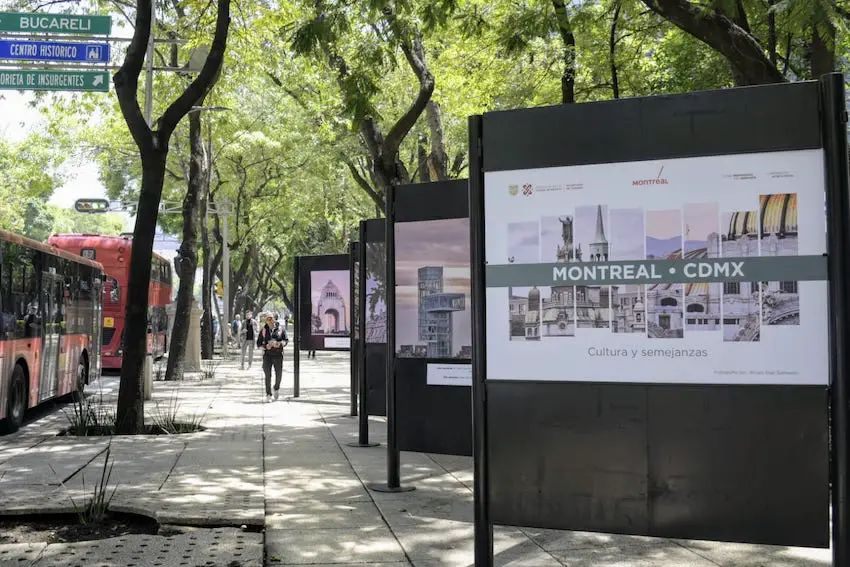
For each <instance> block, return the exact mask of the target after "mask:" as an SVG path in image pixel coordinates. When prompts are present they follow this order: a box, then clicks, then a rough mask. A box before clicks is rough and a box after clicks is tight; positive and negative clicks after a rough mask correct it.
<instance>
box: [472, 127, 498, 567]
mask: <svg viewBox="0 0 850 567" xmlns="http://www.w3.org/2000/svg"><path fill="white" fill-rule="evenodd" d="M482 132H483V124H482V119H481V116H470V117H469V220H470V225H469V226H470V247H469V249H470V253H471V264H472V265H471V267H472V273H471V277H472V438H473V448H472V454H473V457H474V469H473V478H474V483H475V489H474V491H473V503H474V508H475V565H476V567H491V566H492V565H493V526H492V524H491V523H490V500H489V498H490V479H489V474H488V470H487V466H488V463H487V382H486V380H487V318H486V314H485V293H486V289H487V286H486V277H485V268H486V265H487V264H486V256H485V251H484V168H483V163H482Z"/></svg>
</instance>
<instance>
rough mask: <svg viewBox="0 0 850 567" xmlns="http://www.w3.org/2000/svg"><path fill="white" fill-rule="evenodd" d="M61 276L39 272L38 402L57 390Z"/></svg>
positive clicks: (52, 394) (53, 272) (51, 272)
mask: <svg viewBox="0 0 850 567" xmlns="http://www.w3.org/2000/svg"><path fill="white" fill-rule="evenodd" d="M62 288H63V286H62V278H61V277H60V276H58V275H56V272H55V271H50V272H42V273H41V320H42V325H41V333H42V336H41V338H42V341H41V374H40V377H39V392H38V399H39V402H41V401H44V400H46V399H48V398H52V397H53V396H55V395H56V393H57V392H58V391H59V336H60V329H59V325H60V319H61V317H60V316H59V310H60V305H59V302H60V301H62V296H61V293H62Z"/></svg>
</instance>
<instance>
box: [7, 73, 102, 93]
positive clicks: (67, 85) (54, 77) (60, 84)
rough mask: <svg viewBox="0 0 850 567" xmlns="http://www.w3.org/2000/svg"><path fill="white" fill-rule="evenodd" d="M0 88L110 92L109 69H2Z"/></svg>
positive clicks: (8, 89) (11, 89)
mask: <svg viewBox="0 0 850 567" xmlns="http://www.w3.org/2000/svg"><path fill="white" fill-rule="evenodd" d="M0 90H6V91H14V90H18V91H92V92H104V93H106V92H109V71H76V70H70V69H69V70H66V71H30V70H22V69H0Z"/></svg>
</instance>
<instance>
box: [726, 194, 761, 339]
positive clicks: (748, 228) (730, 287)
mask: <svg viewBox="0 0 850 567" xmlns="http://www.w3.org/2000/svg"><path fill="white" fill-rule="evenodd" d="M720 223H721V224H720V226H721V228H722V230H723V232H722V233H721V243H720V251H721V254H722V256H723V257H724V258H736V257H744V256H758V253H759V219H758V211H735V212H726V213H723V215H722V216H721V219H720ZM722 285H723V307H722V309H723V340H724V341H725V342H754V341H758V340H759V339H760V336H761V301H760V293H759V291H760V290H759V288H760V287H761V286H760V285H759V284H758V283H756V282H724V283H723V284H722Z"/></svg>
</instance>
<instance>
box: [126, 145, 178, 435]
mask: <svg viewBox="0 0 850 567" xmlns="http://www.w3.org/2000/svg"><path fill="white" fill-rule="evenodd" d="M167 157H168V151H167V149H166V150H165V151H163V150H159V149H155V148H153V149H149V150H148V151H147V152H145V153H144V154H143V155H142V188H141V191H140V194H139V208H138V210H137V211H136V226H135V228H134V230H133V247H132V251H131V252H130V276H129V282H128V285H127V308H126V310H125V313H124V356H123V362H122V365H121V383H120V386H119V389H118V409H117V412H116V416H115V417H116V421H115V432H116V433H117V434H119V435H133V434H137V433H141V432H143V431H144V428H145V405H144V404H145V401H144V383H143V380H142V369H143V367H144V361H145V356H146V354H147V336H148V335H147V330H148V286H149V285H150V277H151V256H152V254H153V240H154V234H155V233H156V220H157V217H158V211H159V202H160V199H161V198H162V184H163V182H164V181H165V166H166V159H167Z"/></svg>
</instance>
